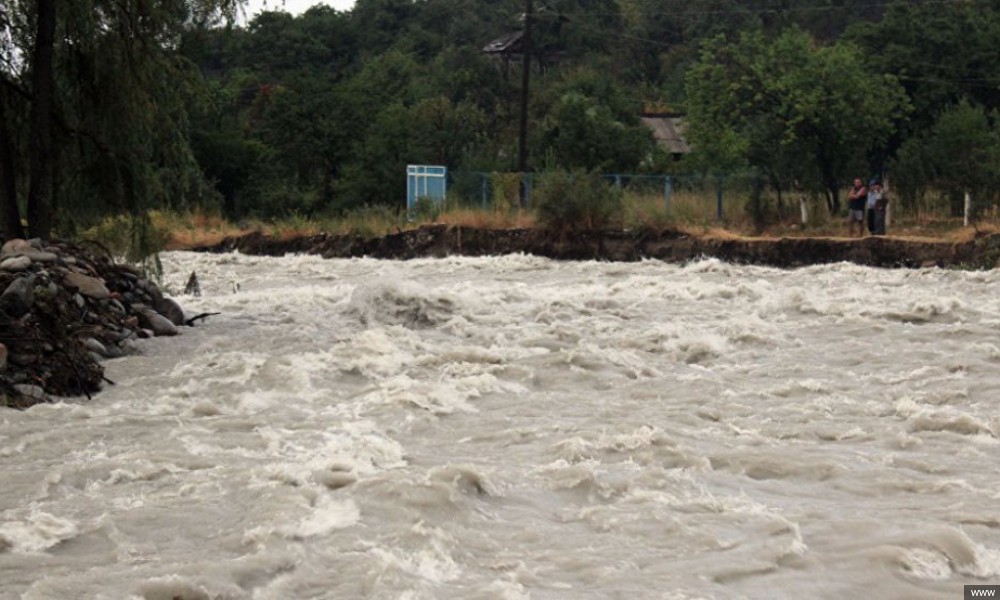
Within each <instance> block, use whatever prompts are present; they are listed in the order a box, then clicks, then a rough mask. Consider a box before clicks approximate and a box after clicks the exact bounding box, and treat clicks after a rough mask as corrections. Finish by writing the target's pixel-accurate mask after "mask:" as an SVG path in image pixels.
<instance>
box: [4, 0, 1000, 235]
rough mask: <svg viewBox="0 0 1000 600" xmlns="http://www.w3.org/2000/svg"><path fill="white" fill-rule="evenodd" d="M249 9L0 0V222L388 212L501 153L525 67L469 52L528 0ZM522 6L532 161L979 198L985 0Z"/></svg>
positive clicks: (998, 157) (989, 63)
mask: <svg viewBox="0 0 1000 600" xmlns="http://www.w3.org/2000/svg"><path fill="white" fill-rule="evenodd" d="M240 4H241V3H240V2H239V0H83V1H81V0H0V228H2V229H3V230H4V231H5V232H6V233H8V234H9V235H12V234H20V233H22V231H21V229H22V222H24V221H25V219H26V222H27V224H28V229H29V230H30V233H31V234H33V235H46V234H47V233H49V232H50V231H51V230H52V229H53V228H57V229H58V230H60V231H69V230H72V229H73V228H75V227H79V226H82V225H84V224H86V223H88V222H90V221H92V220H93V219H94V218H97V217H100V216H101V215H106V214H112V213H121V212H130V213H132V214H140V215H141V214H143V211H145V210H146V209H148V208H151V207H171V208H186V207H190V206H207V207H212V208H219V209H221V210H222V211H224V213H225V214H226V215H227V216H230V217H233V218H241V217H244V216H248V215H254V216H262V217H267V216H275V215H282V214H289V213H298V214H304V215H317V214H322V213H342V212H344V211H350V210H353V209H356V208H358V207H362V206H365V205H374V204H390V205H399V203H401V201H402V197H403V193H404V187H405V182H404V179H403V173H404V166H405V165H406V164H407V163H434V164H445V165H447V166H449V167H450V168H451V169H452V170H459V171H482V172H497V171H501V172H502V171H513V170H515V169H516V166H517V142H518V140H517V136H518V110H519V94H520V64H519V62H518V61H517V60H512V61H510V62H505V61H503V60H501V59H498V58H497V57H495V56H490V55H487V54H485V53H483V52H482V48H483V47H484V46H485V45H486V44H487V43H488V42H489V41H491V40H492V39H495V38H498V37H500V36H502V35H504V34H508V33H511V32H516V31H519V30H521V28H522V27H523V15H522V14H521V12H522V11H523V9H524V4H523V2H522V1H521V0H500V1H496V0H493V1H485V0H358V2H357V4H356V5H355V7H354V8H353V9H352V10H350V11H346V12H339V11H335V10H333V9H331V8H329V7H325V6H315V7H313V8H312V9H310V10H308V11H306V12H305V13H304V14H302V15H300V16H291V15H288V14H286V13H283V12H265V13H262V14H259V15H256V16H253V17H252V18H251V19H250V20H249V21H248V22H245V23H243V22H242V21H240V20H239V19H237V18H236V17H237V15H238V11H239V7H240ZM535 5H536V11H535V13H534V15H533V20H532V26H533V33H534V35H533V48H534V53H533V61H532V64H533V79H532V83H533V85H532V94H531V98H530V105H529V108H530V125H531V126H530V129H529V148H530V152H531V161H530V162H531V165H532V167H533V168H534V169H537V170H550V169H563V170H584V171H598V172H655V173H662V172H677V171H678V170H688V171H693V172H710V173H730V172H735V171H743V172H748V173H752V174H753V176H754V177H755V178H757V179H759V180H760V182H762V184H766V185H768V187H769V188H770V189H771V190H774V191H775V192H777V193H778V194H779V198H780V194H781V192H782V191H787V190H791V189H797V190H811V191H813V192H814V193H816V194H821V195H823V196H825V197H826V198H827V202H828V205H829V207H830V210H831V211H837V210H839V208H840V200H839V196H838V192H839V190H840V189H841V188H842V187H843V186H844V184H845V183H846V182H847V180H848V179H850V178H851V177H853V176H854V175H855V174H861V173H864V174H880V173H886V172H889V173H891V174H892V175H893V178H894V181H895V182H896V183H897V185H898V187H899V190H900V193H901V194H903V196H904V198H905V199H909V200H908V201H911V202H916V201H917V199H919V198H922V197H923V196H924V192H926V191H927V190H935V191H939V192H941V193H943V194H945V196H946V198H947V199H949V200H951V201H952V203H953V205H955V206H957V204H955V203H956V202H957V200H955V199H956V198H958V197H960V196H961V195H962V194H964V193H965V192H972V193H974V194H975V195H976V196H977V198H981V199H989V198H990V197H991V195H992V194H995V190H996V183H997V180H998V178H1000V167H998V161H1000V150H998V147H1000V142H998V136H1000V129H998V126H997V112H996V111H997V109H998V107H1000V61H996V60H995V49H994V44H995V40H997V39H1000V0H961V1H960V0H954V1H951V0H925V1H906V0H895V1H891V2H889V1H887V2H872V1H871V0H739V1H738V0H693V1H681V0H545V1H544V2H543V1H536V2H535ZM241 23H243V24H241ZM515 58H516V57H515ZM650 102H654V103H657V104H658V105H660V106H669V107H671V108H672V109H673V110H677V111H681V112H684V113H685V114H686V115H687V118H688V121H689V123H690V127H689V135H690V138H691V141H692V142H693V143H694V145H695V147H696V151H695V153H694V154H693V155H691V156H689V157H687V158H685V159H684V160H683V161H680V162H675V161H672V160H671V159H670V157H669V156H668V155H667V154H665V152H664V151H663V150H661V149H659V148H658V147H657V146H656V144H655V143H654V141H653V139H652V137H651V135H650V133H649V132H648V131H647V130H646V129H645V128H644V127H643V126H642V125H641V124H640V121H639V114H640V110H641V108H642V106H643V104H644V103H650Z"/></svg>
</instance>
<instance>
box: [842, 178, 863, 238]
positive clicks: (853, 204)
mask: <svg viewBox="0 0 1000 600" xmlns="http://www.w3.org/2000/svg"><path fill="white" fill-rule="evenodd" d="M867 202H868V189H867V188H865V184H864V183H862V181H861V179H859V178H855V180H854V187H853V188H851V191H850V192H849V193H848V194H847V233H848V235H849V236H851V237H854V228H855V227H857V228H858V237H862V236H864V234H865V204H866V203H867Z"/></svg>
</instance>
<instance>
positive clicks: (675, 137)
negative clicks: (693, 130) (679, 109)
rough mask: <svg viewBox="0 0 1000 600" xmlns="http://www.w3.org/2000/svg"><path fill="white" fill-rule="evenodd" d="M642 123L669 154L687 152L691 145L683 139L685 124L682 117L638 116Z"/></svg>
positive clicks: (689, 150)
mask: <svg viewBox="0 0 1000 600" xmlns="http://www.w3.org/2000/svg"><path fill="white" fill-rule="evenodd" d="M640 119H641V120H642V124H643V125H645V126H646V127H649V128H650V129H651V130H652V131H653V137H654V138H656V142H657V143H658V144H660V145H661V146H663V147H664V148H666V149H667V151H668V152H670V153H671V154H687V153H688V152H691V145H690V144H688V142H687V140H686V139H684V130H685V129H686V124H685V123H684V119H683V118H682V117H640Z"/></svg>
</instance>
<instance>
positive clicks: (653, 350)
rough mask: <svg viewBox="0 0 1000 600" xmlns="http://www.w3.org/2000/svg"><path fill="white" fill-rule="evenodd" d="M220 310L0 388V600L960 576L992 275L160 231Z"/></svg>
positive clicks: (987, 524) (913, 589)
mask: <svg viewBox="0 0 1000 600" xmlns="http://www.w3.org/2000/svg"><path fill="white" fill-rule="evenodd" d="M164 264H165V268H166V273H165V275H164V287H165V288H166V289H167V290H168V291H172V292H173V293H174V294H179V293H180V291H181V290H183V288H184V282H185V280H186V279H187V277H188V275H189V274H190V273H191V271H197V273H198V276H199V278H200V279H201V284H202V291H203V295H202V296H201V297H198V298H194V297H188V296H181V297H179V300H180V302H181V304H182V305H184V306H185V308H186V309H187V310H188V312H189V313H195V312H199V313H200V312H208V311H212V312H214V311H221V313H222V314H221V315H218V316H215V317H212V318H211V319H209V320H208V321H207V322H206V323H204V324H203V325H199V326H198V327H196V328H193V329H187V330H185V331H184V333H183V335H181V336H179V337H176V338H171V339H164V338H159V339H156V340H155V341H149V342H147V341H143V342H141V343H142V344H143V345H141V346H140V349H141V351H142V353H141V354H140V355H137V356H131V357H128V358H124V359H118V360H113V361H109V362H108V363H106V364H107V369H108V372H107V375H108V377H109V378H110V379H112V380H114V381H116V382H118V384H117V385H115V386H108V387H107V388H106V391H104V392H102V393H101V394H100V395H98V396H97V397H95V398H94V400H92V401H89V402H86V401H75V400H74V401H66V402H62V403H57V404H51V405H40V406H36V407H34V408H32V409H30V410H26V411H23V412H18V411H13V410H6V411H3V412H0V482H2V486H0V598H2V599H4V600H6V599H10V598H25V599H31V600H34V599H63V598H87V599H90V598H100V599H109V600H110V599H121V598H142V599H148V600H158V599H166V600H170V599H173V598H181V599H184V600H195V599H209V598H211V599H216V598H218V599H241V598H252V599H275V600H285V599H298V598H387V599H388V598H405V599H410V600H418V599H437V598H475V599H491V598H497V599H526V598H532V599H546V598H574V599H577V598H594V599H598V598H600V599H604V598H629V599H632V598H661V599H677V600H679V599H695V598H711V599H730V598H789V599H791V598H804V597H809V598H831V599H836V598H846V597H869V598H946V599H954V598H960V597H961V594H962V586H963V585H964V584H996V583H1000V502H998V497H1000V460H998V456H1000V445H998V435H1000V418H998V410H997V407H998V392H1000V369H998V367H1000V339H998V335H1000V293H998V292H1000V272H998V271H986V272H960V271H942V270H875V269H870V268H864V267H858V266H854V265H849V264H838V265H829V266H818V267H811V268H805V269H799V270H778V269H769V268H760V267H745V266H734V265H729V264H725V263H721V262H718V261H715V260H705V261H701V262H696V263H692V264H688V265H683V266H679V265H671V264H665V263H661V262H655V261H647V262H641V263H631V264H616V263H597V262H553V261H550V260H546V259H541V258H535V257H531V256H505V257H497V258H460V257H453V258H447V259H426V260H414V261H408V262H388V261H378V260H369V259H358V260H322V259H320V258H317V257H311V256H289V257H285V258H263V257H251V256H244V255H240V254H228V255H206V254H194V253H183V252H181V253H169V254H167V255H165V257H164Z"/></svg>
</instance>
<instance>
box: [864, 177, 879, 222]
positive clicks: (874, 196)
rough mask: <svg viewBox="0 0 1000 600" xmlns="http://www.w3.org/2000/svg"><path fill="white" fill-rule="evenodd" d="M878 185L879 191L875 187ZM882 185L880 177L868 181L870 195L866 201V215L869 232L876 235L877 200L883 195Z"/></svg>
mask: <svg viewBox="0 0 1000 600" xmlns="http://www.w3.org/2000/svg"><path fill="white" fill-rule="evenodd" d="M876 186H878V188H879V191H878V192H876V191H875V187H876ZM881 190H882V186H881V185H879V182H878V179H874V178H873V179H872V180H871V181H869V182H868V197H867V201H866V202H865V209H866V210H865V217H866V219H865V220H866V221H867V222H868V233H869V234H871V235H875V202H877V201H878V198H879V196H881V195H882V192H881Z"/></svg>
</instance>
